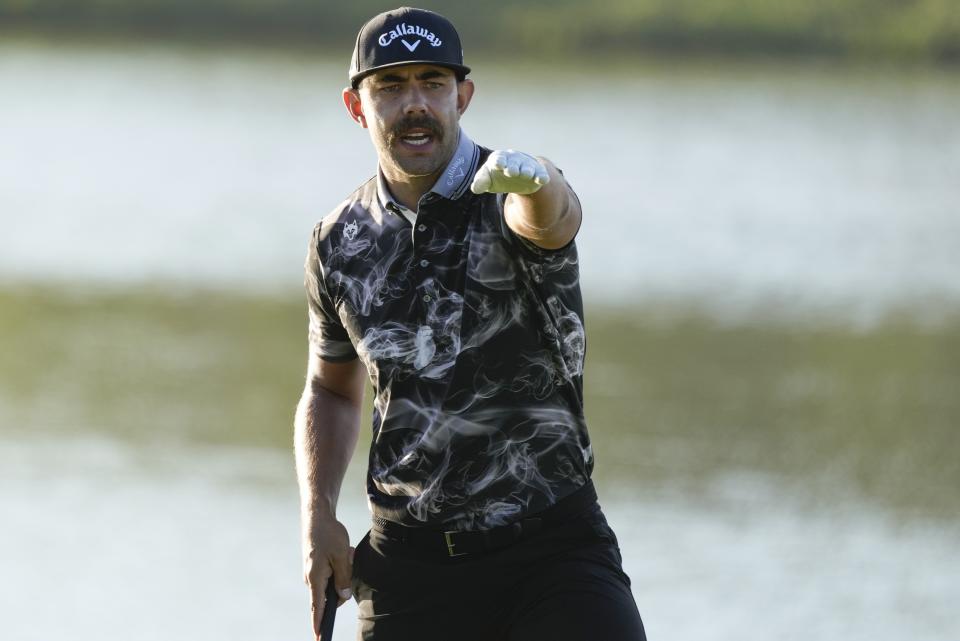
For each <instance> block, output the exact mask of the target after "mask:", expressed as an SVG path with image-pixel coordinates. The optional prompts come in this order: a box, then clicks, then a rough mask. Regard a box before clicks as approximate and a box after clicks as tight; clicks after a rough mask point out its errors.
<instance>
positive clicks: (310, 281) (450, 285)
mask: <svg viewBox="0 0 960 641" xmlns="http://www.w3.org/2000/svg"><path fill="white" fill-rule="evenodd" d="M489 153H490V150H488V149H484V148H482V147H479V146H477V145H476V144H474V143H473V142H472V141H471V140H470V139H469V138H468V137H467V135H466V134H465V133H464V132H463V131H462V130H461V132H460V139H459V143H458V147H457V150H456V152H455V154H454V156H453V158H452V159H451V160H450V163H449V164H448V166H447V168H446V169H445V171H444V173H443V174H442V175H441V176H440V178H439V179H438V181H437V183H436V184H435V185H434V187H433V188H432V189H431V191H429V192H428V193H426V194H424V196H423V197H422V198H421V199H420V202H419V204H418V210H417V211H416V212H412V211H409V210H406V209H405V208H404V207H402V206H401V205H399V204H398V203H397V202H395V201H394V199H393V197H392V196H391V195H390V192H389V190H388V188H387V185H386V182H385V181H384V180H383V178H382V176H380V175H378V176H377V177H374V178H371V179H370V180H369V181H367V182H366V183H365V184H363V185H362V186H361V187H360V188H359V189H357V190H356V191H355V192H354V193H353V194H351V195H350V197H349V198H347V199H346V200H345V201H344V202H343V203H341V204H340V205H339V206H337V207H336V208H335V209H334V210H333V211H332V212H331V213H330V214H329V215H327V216H326V217H325V218H324V219H323V220H322V221H321V222H320V223H319V224H318V225H317V226H316V227H315V228H314V232H313V236H312V238H311V242H310V248H309V252H308V256H307V261H306V288H307V299H308V309H309V319H310V324H309V336H310V341H311V342H312V345H313V347H314V349H316V350H317V351H318V353H319V355H320V357H321V358H323V359H326V360H329V361H347V360H350V359H353V358H357V357H359V358H360V359H361V360H362V361H363V364H364V365H365V366H366V368H367V372H368V373H369V376H370V381H371V383H372V385H373V389H374V391H375V394H376V398H375V400H374V410H373V440H372V443H371V446H370V457H369V467H368V470H367V493H368V497H369V502H370V506H371V509H372V511H373V513H374V516H377V517H380V518H384V519H386V520H389V521H394V522H397V523H401V524H403V525H409V526H427V527H443V528H445V529H460V530H475V529H486V528H490V527H495V526H498V525H503V524H506V523H510V522H512V521H515V520H517V519H519V518H521V517H523V516H524V515H526V514H528V513H532V512H536V511H539V510H542V509H544V508H546V507H549V506H550V505H552V504H553V503H554V502H556V501H557V500H559V499H560V498H563V497H564V496H566V495H568V494H570V493H571V492H573V491H574V490H576V489H577V488H579V487H581V486H582V485H583V484H584V483H586V482H587V480H588V479H589V477H590V473H591V470H592V468H593V455H592V450H591V447H590V439H589V436H588V434H587V427H586V423H585V421H584V415H583V380H582V376H583V361H584V351H585V335H584V328H583V303H582V300H581V296H580V285H579V270H578V265H577V251H576V246H575V244H574V243H573V242H571V243H570V244H569V245H567V246H566V247H564V248H561V249H557V250H544V249H540V248H539V247H537V246H536V245H534V244H533V243H530V242H529V241H527V240H526V239H524V238H522V237H520V236H518V235H516V234H515V233H514V232H513V231H512V230H511V229H510V228H509V227H508V226H507V224H506V222H505V220H504V217H503V203H504V201H505V195H504V194H482V195H477V194H474V193H473V192H471V191H470V189H469V186H470V184H471V182H472V181H473V176H474V174H475V173H476V171H477V168H478V167H479V166H480V164H481V163H482V162H483V161H484V160H485V158H486V157H487V156H488V155H489Z"/></svg>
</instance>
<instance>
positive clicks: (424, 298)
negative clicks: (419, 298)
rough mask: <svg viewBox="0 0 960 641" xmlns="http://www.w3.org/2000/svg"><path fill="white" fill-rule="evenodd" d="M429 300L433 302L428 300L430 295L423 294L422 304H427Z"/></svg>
mask: <svg viewBox="0 0 960 641" xmlns="http://www.w3.org/2000/svg"><path fill="white" fill-rule="evenodd" d="M431 300H433V299H432V298H430V294H424V295H423V302H425V303H429V302H430V301H431Z"/></svg>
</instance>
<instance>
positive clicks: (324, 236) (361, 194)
mask: <svg viewBox="0 0 960 641" xmlns="http://www.w3.org/2000/svg"><path fill="white" fill-rule="evenodd" d="M376 199H377V178H376V176H372V177H371V178H370V179H368V180H367V181H366V182H364V183H363V184H362V185H360V186H359V187H357V189H355V190H354V191H353V193H352V194H350V195H349V196H347V197H346V198H345V199H344V200H342V201H341V202H340V203H339V204H338V205H337V206H336V207H334V208H333V209H331V210H330V212H329V213H328V214H327V215H326V216H324V217H323V218H321V219H320V221H319V222H317V224H316V225H315V226H314V228H313V242H314V243H321V244H322V243H323V242H324V241H326V240H328V239H329V237H330V236H331V234H334V235H337V234H339V233H342V231H343V228H344V226H345V225H348V224H350V222H355V221H356V219H357V218H358V217H363V218H366V217H368V216H371V215H373V213H372V212H373V209H374V207H375V205H376Z"/></svg>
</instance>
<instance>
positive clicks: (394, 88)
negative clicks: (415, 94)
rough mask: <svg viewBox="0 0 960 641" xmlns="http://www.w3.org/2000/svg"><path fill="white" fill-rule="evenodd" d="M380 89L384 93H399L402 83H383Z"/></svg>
mask: <svg viewBox="0 0 960 641" xmlns="http://www.w3.org/2000/svg"><path fill="white" fill-rule="evenodd" d="M380 91H381V92H383V93H397V92H398V91H400V85H383V86H382V87H380Z"/></svg>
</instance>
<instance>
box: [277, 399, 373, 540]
mask: <svg viewBox="0 0 960 641" xmlns="http://www.w3.org/2000/svg"><path fill="white" fill-rule="evenodd" d="M361 398H362V397H361ZM359 431H360V402H359V400H358V399H351V398H348V397H345V396H341V395H338V394H335V393H333V392H331V391H329V390H327V389H326V388H324V387H322V386H321V385H319V384H317V383H316V382H309V383H308V384H307V387H306V389H304V392H303V396H302V397H301V399H300V404H299V405H298V406H297V415H296V420H295V422H294V450H295V453H296V463H297V480H298V483H299V486H300V506H301V514H302V516H303V519H304V526H305V527H309V523H310V522H311V521H312V520H313V519H314V518H316V517H326V516H331V517H332V516H335V515H336V508H337V500H338V498H339V495H340V487H341V486H342V484H343V477H344V475H345V474H346V471H347V465H349V463H350V458H351V457H352V456H353V451H354V449H355V448H356V445H357V437H358V435H359Z"/></svg>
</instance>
